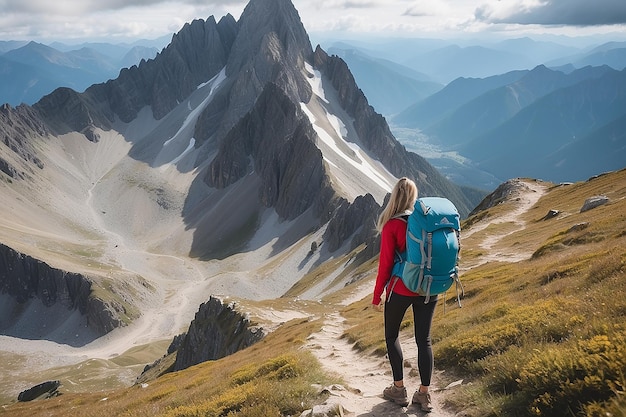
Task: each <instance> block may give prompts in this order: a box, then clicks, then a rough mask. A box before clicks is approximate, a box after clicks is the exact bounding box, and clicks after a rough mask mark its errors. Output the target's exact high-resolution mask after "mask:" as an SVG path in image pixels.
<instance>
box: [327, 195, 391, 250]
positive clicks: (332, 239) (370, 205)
mask: <svg viewBox="0 0 626 417" xmlns="http://www.w3.org/2000/svg"><path fill="white" fill-rule="evenodd" d="M380 210H381V207H380V206H379V205H378V203H376V200H374V197H372V195H371V194H366V195H364V196H359V197H357V198H356V199H355V200H354V203H353V204H348V202H347V201H344V202H343V204H342V205H341V206H340V207H339V208H338V209H337V212H336V213H335V216H334V217H333V219H332V220H331V221H330V223H329V224H328V228H327V229H326V232H325V234H324V241H325V242H326V243H327V244H328V250H329V251H331V252H334V251H335V250H337V249H339V247H340V246H341V245H342V244H343V243H344V242H345V241H346V240H347V239H349V238H350V237H351V236H353V238H352V243H351V246H350V248H349V250H352V249H355V248H356V247H357V246H358V245H360V244H361V243H363V242H368V243H370V242H371V243H373V242H374V240H375V239H376V237H377V235H378V233H377V232H376V219H377V216H378V213H379V212H380ZM357 232H358V233H357ZM372 246H375V245H372ZM372 255H373V254H372Z"/></svg>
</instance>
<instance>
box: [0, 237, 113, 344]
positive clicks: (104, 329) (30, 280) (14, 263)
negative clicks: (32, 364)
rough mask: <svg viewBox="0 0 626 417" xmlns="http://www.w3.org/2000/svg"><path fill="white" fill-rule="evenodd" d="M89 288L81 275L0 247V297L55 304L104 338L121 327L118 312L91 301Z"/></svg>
mask: <svg viewBox="0 0 626 417" xmlns="http://www.w3.org/2000/svg"><path fill="white" fill-rule="evenodd" d="M91 286H92V283H91V281H90V280H89V279H88V278H87V277H85V276H83V275H81V274H76V273H72V272H66V271H62V270H60V269H55V268H52V267H50V266H49V265H48V264H46V263H44V262H41V261H39V260H37V259H34V258H32V257H30V256H27V255H24V254H22V253H19V252H17V251H15V250H13V249H11V248H9V247H7V246H5V245H2V244H0V293H2V294H8V295H9V296H11V297H12V298H13V299H14V300H15V301H16V302H17V303H18V304H23V303H25V302H27V301H28V300H29V299H31V298H37V299H39V300H41V302H42V303H43V305H44V306H46V307H51V306H53V305H56V304H59V305H61V306H63V307H66V308H67V309H68V310H70V311H71V310H78V311H79V312H80V313H81V314H82V315H85V316H86V317H87V323H88V326H89V327H91V328H92V329H94V330H95V332H96V333H97V334H98V335H104V334H106V333H108V332H110V331H111V330H113V329H115V328H116V327H120V326H121V325H123V321H122V320H121V319H120V317H119V316H120V311H119V308H116V307H115V306H114V305H112V304H111V303H107V302H105V301H103V300H100V299H98V298H94V297H91ZM2 330H3V329H0V331H2Z"/></svg>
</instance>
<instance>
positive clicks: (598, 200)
mask: <svg viewBox="0 0 626 417" xmlns="http://www.w3.org/2000/svg"><path fill="white" fill-rule="evenodd" d="M608 202H609V198H608V197H607V196H604V195H596V196H594V197H589V198H588V199H587V200H585V204H583V206H582V207H581V209H580V212H581V213H584V212H585V211H588V210H591V209H594V208H596V207H600V206H602V205H604V204H606V203H608Z"/></svg>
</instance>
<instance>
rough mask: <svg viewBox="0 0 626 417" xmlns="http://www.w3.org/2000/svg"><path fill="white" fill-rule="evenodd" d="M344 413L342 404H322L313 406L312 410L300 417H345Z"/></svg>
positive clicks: (306, 411) (304, 412)
mask: <svg viewBox="0 0 626 417" xmlns="http://www.w3.org/2000/svg"><path fill="white" fill-rule="evenodd" d="M343 416H344V411H343V406H342V405H341V404H321V405H316V406H313V408H312V409H311V410H305V411H303V412H302V414H300V417H343Z"/></svg>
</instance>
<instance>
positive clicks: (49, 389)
mask: <svg viewBox="0 0 626 417" xmlns="http://www.w3.org/2000/svg"><path fill="white" fill-rule="evenodd" d="M60 386H61V381H46V382H42V383H41V384H39V385H35V386H34V387H32V388H29V389H27V390H25V391H22V392H20V393H19V395H18V396H17V400H18V401H21V402H26V401H32V400H35V399H37V398H39V397H41V396H44V395H45V397H44V398H50V397H54V396H56V395H59V394H60V393H59V392H58V391H57V390H58V388H59V387H60Z"/></svg>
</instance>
